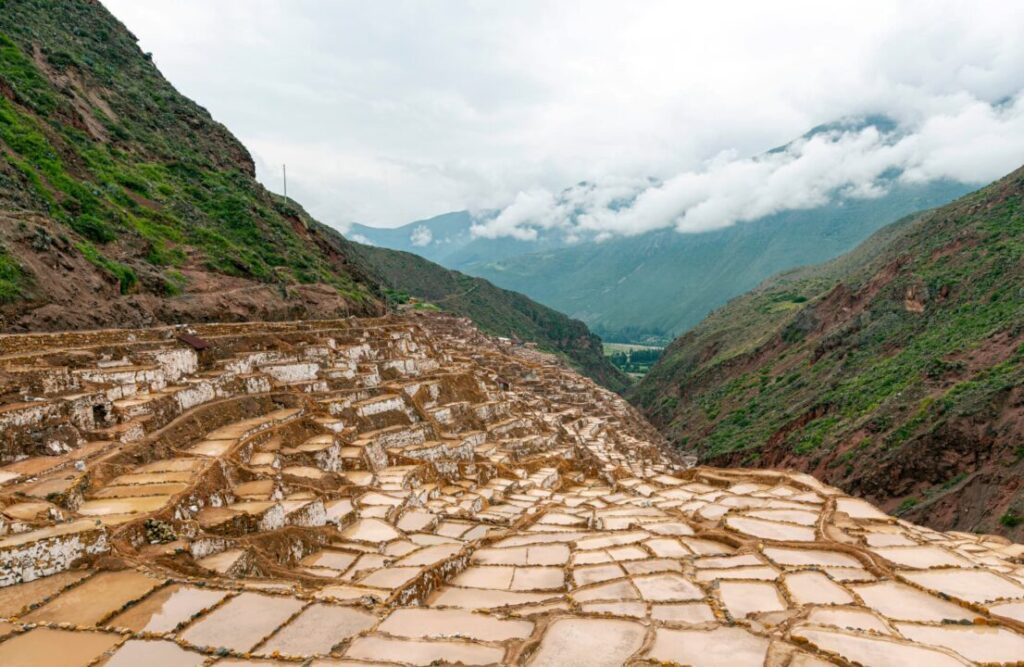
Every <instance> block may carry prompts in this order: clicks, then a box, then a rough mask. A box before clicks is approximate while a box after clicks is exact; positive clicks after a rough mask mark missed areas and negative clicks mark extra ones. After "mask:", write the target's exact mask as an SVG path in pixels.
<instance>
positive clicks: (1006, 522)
mask: <svg viewBox="0 0 1024 667" xmlns="http://www.w3.org/2000/svg"><path fill="white" fill-rule="evenodd" d="M999 523H1000V524H1002V525H1003V526H1005V527H1007V528H1016V527H1017V526H1019V525H1021V524H1022V523H1024V516H1022V515H1020V514H1017V513H1015V512H1007V513H1006V514H1004V515H1002V516H1001V517H999Z"/></svg>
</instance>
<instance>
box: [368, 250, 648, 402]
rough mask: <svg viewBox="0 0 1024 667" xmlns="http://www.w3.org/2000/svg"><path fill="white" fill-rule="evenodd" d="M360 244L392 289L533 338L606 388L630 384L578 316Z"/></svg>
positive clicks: (487, 327) (498, 330) (495, 330)
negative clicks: (570, 315) (577, 318)
mask: <svg viewBox="0 0 1024 667" xmlns="http://www.w3.org/2000/svg"><path fill="white" fill-rule="evenodd" d="M358 248H359V253H360V254H361V255H362V256H363V257H364V258H365V260H366V261H367V263H368V264H369V265H370V266H371V267H372V268H373V270H375V271H377V273H378V274H379V275H380V276H381V277H382V280H383V281H384V283H385V284H386V285H388V287H390V288H391V289H392V290H395V291H398V292H404V293H407V294H410V295H412V296H415V297H417V298H419V299H423V300H426V301H428V302H430V303H431V304H434V305H436V306H438V307H439V308H441V309H442V310H446V311H449V312H452V313H456V314H459V315H464V316H466V317H469V318H470V319H472V320H473V321H474V322H475V323H476V324H477V326H479V327H480V328H481V329H482V330H484V331H485V332H487V333H489V334H492V335H497V336H508V337H515V338H518V339H520V340H529V341H534V342H536V343H537V344H538V346H539V347H540V348H541V349H543V350H547V351H549V352H555V353H557V354H559V355H560V356H562V357H563V358H565V359H566V361H568V362H569V364H570V365H572V366H573V367H574V368H576V369H577V370H579V371H580V372H581V373H583V374H584V375H587V376H589V377H591V378H593V379H594V380H596V381H597V382H599V383H601V384H603V385H604V386H606V387H608V388H609V389H612V390H614V391H622V390H624V389H626V387H628V386H629V380H628V378H626V376H625V375H623V374H622V373H621V372H620V371H619V370H618V369H616V368H615V367H614V366H612V364H611V363H609V361H608V359H607V358H605V356H604V354H603V352H602V349H601V339H600V338H598V337H597V336H595V335H594V334H592V333H591V332H590V331H589V330H588V329H587V326H586V325H585V324H583V323H582V322H580V321H579V320H573V319H570V318H568V317H566V316H565V315H563V314H562V313H559V312H557V311H555V310H552V309H550V308H548V307H546V306H542V305H540V304H539V303H537V302H535V301H532V300H531V299H528V298H526V297H525V296H523V295H522V294H517V293H515V292H510V291H508V290H503V289H500V288H498V287H495V286H494V285H492V284H491V283H489V282H487V281H486V280H483V279H481V278H473V277H471V276H467V275H464V274H462V273H459V272H458V271H450V270H448V269H445V268H443V267H441V266H438V265H437V264H434V263H432V262H428V261H427V260H425V259H423V258H422V257H418V256H416V255H412V254H409V253H404V252H398V251H393V250H384V249H382V248H375V247H371V246H358Z"/></svg>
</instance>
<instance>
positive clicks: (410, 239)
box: [346, 211, 566, 269]
mask: <svg viewBox="0 0 1024 667" xmlns="http://www.w3.org/2000/svg"><path fill="white" fill-rule="evenodd" d="M494 214H495V213H494V212H489V213H482V214H480V215H482V216H485V217H486V216H491V215H494ZM476 219H477V218H475V217H474V216H473V215H472V214H471V213H470V212H469V211H455V212H452V213H445V214H443V215H438V216H435V217H433V218H429V219H427V220H417V221H416V222H410V223H409V224H407V225H402V226H401V227H393V228H383V227H369V226H367V225H361V224H358V223H356V224H353V225H351V227H350V228H349V230H348V231H347V232H346V236H347V237H348V238H349V239H352V240H353V241H358V242H360V243H365V244H368V245H375V246H380V247H382V248H390V249H392V250H402V251H405V252H411V253H414V254H416V255H419V256H420V257H425V258H427V259H429V260H430V261H432V262H437V263H438V264H441V265H443V266H445V267H447V268H450V269H465V268H466V267H470V266H473V265H475V264H477V263H484V262H492V261H496V260H503V259H507V258H510V257H517V256H519V255H524V254H527V253H531V252H537V251H538V250H550V249H553V248H562V247H565V245H566V243H565V240H564V239H563V238H562V237H561V235H559V234H557V233H548V234H539V235H538V238H537V239H536V240H533V241H522V240H519V239H515V238H511V237H499V238H494V239H489V238H480V237H476V236H473V234H472V231H471V228H472V226H473V224H474V222H475V221H476Z"/></svg>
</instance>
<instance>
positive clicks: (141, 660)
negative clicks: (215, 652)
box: [98, 639, 206, 667]
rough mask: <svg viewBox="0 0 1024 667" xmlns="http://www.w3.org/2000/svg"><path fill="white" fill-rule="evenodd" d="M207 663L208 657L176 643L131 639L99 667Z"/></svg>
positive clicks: (171, 666) (180, 666) (184, 666)
mask: <svg viewBox="0 0 1024 667" xmlns="http://www.w3.org/2000/svg"><path fill="white" fill-rule="evenodd" d="M205 662H206V656H204V655H202V654H199V653H193V652H192V651H186V650H185V649H183V648H181V647H180V646H178V645H177V644H175V643H174V642H169V641H144V640H138V639H130V640H128V641H127V642H125V643H124V645H123V646H122V647H121V648H119V649H117V651H116V652H115V653H114V655H112V656H111V657H110V659H109V660H107V661H105V662H101V663H99V665H98V667H141V666H143V665H144V666H145V667H199V666H200V665H202V664H203V663H205Z"/></svg>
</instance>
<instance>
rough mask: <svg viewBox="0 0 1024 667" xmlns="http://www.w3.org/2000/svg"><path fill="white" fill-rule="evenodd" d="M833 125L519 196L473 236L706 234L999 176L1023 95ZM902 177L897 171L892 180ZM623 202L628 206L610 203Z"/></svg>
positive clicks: (1018, 136)
mask: <svg viewBox="0 0 1024 667" xmlns="http://www.w3.org/2000/svg"><path fill="white" fill-rule="evenodd" d="M885 130H888V128H884V129H882V130H880V129H879V128H877V127H875V126H873V125H869V126H867V127H856V128H851V127H845V128H842V127H840V128H836V129H833V130H830V131H826V132H819V133H815V134H814V135H812V136H811V137H809V138H804V139H800V140H797V141H794V142H793V143H791V144H789V145H788V146H787V147H786V148H785V150H781V151H777V152H771V153H767V154H764V155H760V156H757V157H753V158H746V159H736V158H735V157H733V156H732V155H729V154H723V155H720V156H718V157H717V158H715V159H712V160H710V161H709V162H708V163H707V164H706V165H705V166H704V168H702V169H700V170H694V171H686V172H683V173H680V174H677V175H674V176H672V177H670V178H668V179H666V180H664V181H663V182H659V183H657V184H654V185H650V186H647V187H639V188H637V189H635V190H633V191H632V192H629V193H626V192H624V191H623V187H622V184H621V183H611V184H608V185H607V186H604V185H603V184H600V183H598V184H596V185H589V186H586V187H579V186H578V187H574V188H569V189H568V190H566V191H564V192H562V193H560V194H558V195H555V194H552V193H551V192H548V191H544V190H531V191H527V192H520V193H519V194H518V195H517V196H516V197H515V199H514V200H513V201H512V203H511V204H509V205H508V206H507V207H506V208H504V209H502V210H501V211H500V212H499V213H498V215H497V216H495V217H493V218H486V219H482V220H479V221H478V222H477V223H476V224H475V225H474V227H473V233H474V234H475V235H476V236H480V237H486V238H496V237H499V236H511V237H513V238H518V239H522V240H532V239H535V238H536V237H537V235H538V233H539V232H540V231H542V230H552V229H555V230H561V231H562V232H564V233H565V234H566V235H568V236H569V237H570V238H576V237H579V236H580V235H586V236H587V237H589V238H598V239H601V238H606V237H608V236H611V235H627V236H628V235H636V234H642V233H645V232H649V231H652V230H655V229H663V228H668V227H674V228H675V229H676V230H677V231H679V232H704V231H710V230H714V229H720V228H723V227H728V226H731V225H733V224H735V223H737V222H743V221H751V220H756V219H758V218H762V217H765V216H768V215H772V214H774V213H779V212H781V211H786V210H795V209H809V208H814V207H817V206H821V205H824V204H827V203H829V201H832V200H834V199H837V198H872V197H878V196H880V195H882V194H884V193H885V191H886V190H887V189H888V188H889V187H891V186H892V184H893V183H894V182H904V183H923V182H929V181H934V180H938V179H947V180H955V181H960V182H964V183H977V184H981V183H985V182H988V181H991V180H994V179H996V178H998V177H1000V176H1002V175H1004V174H1006V173H1007V172H1009V171H1012V170H1013V169H1015V168H1016V167H1019V166H1021V164H1022V163H1024V96H1021V95H1018V96H1017V97H1016V98H1014V99H1012V100H1007V101H1004V102H1003V103H1001V104H998V105H990V104H988V103H985V102H982V101H979V100H971V101H969V102H966V103H964V104H963V105H961V106H960V107H959V108H957V109H956V110H955V111H952V112H950V113H943V114H938V115H935V116H932V117H930V118H927V119H926V120H925V121H924V122H923V123H921V124H920V125H919V126H918V127H915V128H912V129H910V130H906V129H900V128H897V129H895V130H888V131H885ZM894 175H895V177H894ZM624 198H628V199H629V201H628V203H627V204H625V205H618V206H615V205H612V202H616V201H619V202H621V201H622V200H623V199H624Z"/></svg>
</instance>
